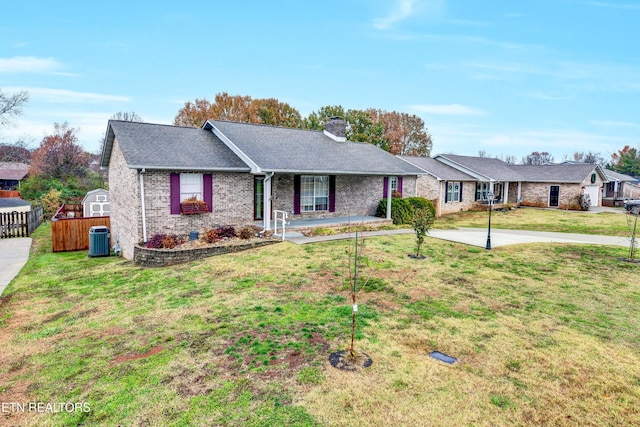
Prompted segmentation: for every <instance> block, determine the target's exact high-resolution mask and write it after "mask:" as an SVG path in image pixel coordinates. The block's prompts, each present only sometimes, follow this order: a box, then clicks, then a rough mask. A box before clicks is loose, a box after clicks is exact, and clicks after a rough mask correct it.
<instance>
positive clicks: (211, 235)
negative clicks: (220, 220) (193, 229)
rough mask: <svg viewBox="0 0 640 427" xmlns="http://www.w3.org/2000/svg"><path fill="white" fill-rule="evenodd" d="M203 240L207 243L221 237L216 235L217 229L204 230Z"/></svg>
mask: <svg viewBox="0 0 640 427" xmlns="http://www.w3.org/2000/svg"><path fill="white" fill-rule="evenodd" d="M203 239H204V241H205V242H207V243H215V242H217V241H218V240H221V239H222V237H220V236H218V231H217V230H213V229H212V230H206V231H205V232H204V237H203Z"/></svg>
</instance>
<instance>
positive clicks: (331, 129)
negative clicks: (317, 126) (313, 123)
mask: <svg viewBox="0 0 640 427" xmlns="http://www.w3.org/2000/svg"><path fill="white" fill-rule="evenodd" d="M324 134H325V135H327V136H328V137H329V138H331V139H333V140H334V141H338V142H345V141H346V140H347V123H346V122H345V121H344V119H343V118H342V117H339V116H335V117H331V118H330V119H329V120H328V121H327V122H325V124H324Z"/></svg>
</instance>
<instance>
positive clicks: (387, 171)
mask: <svg viewBox="0 0 640 427" xmlns="http://www.w3.org/2000/svg"><path fill="white" fill-rule="evenodd" d="M208 124H209V125H213V126H215V128H216V129H218V130H219V131H220V132H222V133H223V134H224V136H226V137H227V138H229V140H230V141H231V142H233V144H234V145H236V146H237V147H238V148H239V149H240V150H242V152H244V153H245V154H246V155H247V156H248V157H250V158H251V160H253V161H254V162H255V163H256V164H257V165H258V166H259V167H260V168H261V169H262V170H264V171H275V172H290V173H328V174H362V175H365V174H366V175H417V174H420V173H422V171H421V170H420V169H418V168H416V167H415V166H412V165H410V164H408V163H407V162H404V161H402V160H401V159H399V158H397V157H395V156H393V155H391V154H389V153H388V152H386V151H384V150H382V149H380V148H378V147H376V146H374V145H371V144H366V143H359V142H351V141H346V142H337V141H335V140H333V139H332V138H330V137H328V136H326V135H325V134H324V133H323V132H321V131H313V130H305V129H294V128H285V127H275V126H265V125H257V124H249V123H238V122H227V121H220V120H211V121H209V122H208ZM206 126H207V124H205V127H206Z"/></svg>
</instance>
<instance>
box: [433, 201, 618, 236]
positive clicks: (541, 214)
mask: <svg viewBox="0 0 640 427" xmlns="http://www.w3.org/2000/svg"><path fill="white" fill-rule="evenodd" d="M487 221H488V214H487V212H486V211H467V212H460V213H455V214H450V215H444V216H442V217H441V218H438V219H437V220H436V222H435V224H434V226H433V228H440V229H447V228H457V227H472V228H485V227H487ZM491 226H492V227H495V228H502V229H515V230H531V231H555V232H563V233H579V234H600V235H605V236H625V237H628V236H629V226H628V224H627V215H626V214H618V213H609V212H602V213H588V212H580V211H564V210H557V209H538V208H526V207H525V208H519V209H515V210H508V211H504V212H501V211H494V212H493V213H492V215H491Z"/></svg>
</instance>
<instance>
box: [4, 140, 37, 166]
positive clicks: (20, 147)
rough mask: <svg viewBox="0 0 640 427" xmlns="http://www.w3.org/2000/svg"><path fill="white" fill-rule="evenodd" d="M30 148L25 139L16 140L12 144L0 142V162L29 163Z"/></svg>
mask: <svg viewBox="0 0 640 427" xmlns="http://www.w3.org/2000/svg"><path fill="white" fill-rule="evenodd" d="M30 161H31V150H30V149H29V148H28V147H27V144H26V142H25V141H23V140H21V141H16V142H15V143H13V144H0V162H20V163H27V164H28V163H29V162H30Z"/></svg>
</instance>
